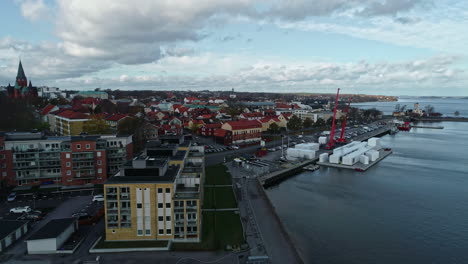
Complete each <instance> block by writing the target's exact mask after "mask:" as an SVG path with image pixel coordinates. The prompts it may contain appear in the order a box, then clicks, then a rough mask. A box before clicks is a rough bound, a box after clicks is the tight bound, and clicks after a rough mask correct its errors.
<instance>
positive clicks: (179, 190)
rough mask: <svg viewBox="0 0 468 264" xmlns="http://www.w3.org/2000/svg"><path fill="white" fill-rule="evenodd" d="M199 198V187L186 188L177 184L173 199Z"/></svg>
mask: <svg viewBox="0 0 468 264" xmlns="http://www.w3.org/2000/svg"><path fill="white" fill-rule="evenodd" d="M199 197H200V186H199V185H198V184H196V185H195V186H194V187H187V186H186V185H185V184H177V185H176V188H175V193H174V199H198V198H199Z"/></svg>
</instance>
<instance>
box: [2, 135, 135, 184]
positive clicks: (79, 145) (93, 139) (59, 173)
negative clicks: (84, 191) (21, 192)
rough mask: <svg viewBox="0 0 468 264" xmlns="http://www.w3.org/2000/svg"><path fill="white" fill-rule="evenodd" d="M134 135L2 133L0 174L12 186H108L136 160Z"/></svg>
mask: <svg viewBox="0 0 468 264" xmlns="http://www.w3.org/2000/svg"><path fill="white" fill-rule="evenodd" d="M132 148H133V143H132V137H131V136H115V135H107V136H76V137H44V136H43V135H42V134H41V133H31V132H12V133H3V134H0V168H1V169H0V170H1V171H0V173H1V176H2V179H3V180H4V182H5V183H6V185H9V186H19V185H41V184H50V183H54V184H58V185H82V184H86V183H104V182H105V181H106V179H107V175H112V174H114V173H116V172H117V171H118V169H119V168H120V166H122V165H123V164H124V163H125V162H126V161H127V160H128V159H131V158H132V157H133V151H132Z"/></svg>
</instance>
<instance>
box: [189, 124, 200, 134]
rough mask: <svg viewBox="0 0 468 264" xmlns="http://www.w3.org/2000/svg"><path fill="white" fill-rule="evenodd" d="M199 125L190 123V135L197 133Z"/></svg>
mask: <svg viewBox="0 0 468 264" xmlns="http://www.w3.org/2000/svg"><path fill="white" fill-rule="evenodd" d="M200 127H201V126H200V124H196V123H192V125H191V126H190V131H192V133H195V134H196V133H198V130H199V129H200Z"/></svg>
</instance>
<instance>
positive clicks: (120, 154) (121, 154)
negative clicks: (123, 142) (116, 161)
mask: <svg viewBox="0 0 468 264" xmlns="http://www.w3.org/2000/svg"><path fill="white" fill-rule="evenodd" d="M126 156H127V152H125V151H122V152H109V151H108V152H107V157H108V158H122V157H126Z"/></svg>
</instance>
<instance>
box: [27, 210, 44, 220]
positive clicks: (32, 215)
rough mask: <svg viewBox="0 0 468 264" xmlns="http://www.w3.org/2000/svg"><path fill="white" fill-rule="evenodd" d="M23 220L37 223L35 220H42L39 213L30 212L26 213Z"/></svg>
mask: <svg viewBox="0 0 468 264" xmlns="http://www.w3.org/2000/svg"><path fill="white" fill-rule="evenodd" d="M25 218H26V219H29V220H35V221H37V220H41V219H42V218H43V215H42V212H41V211H32V212H29V213H27V214H26V215H25Z"/></svg>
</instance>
